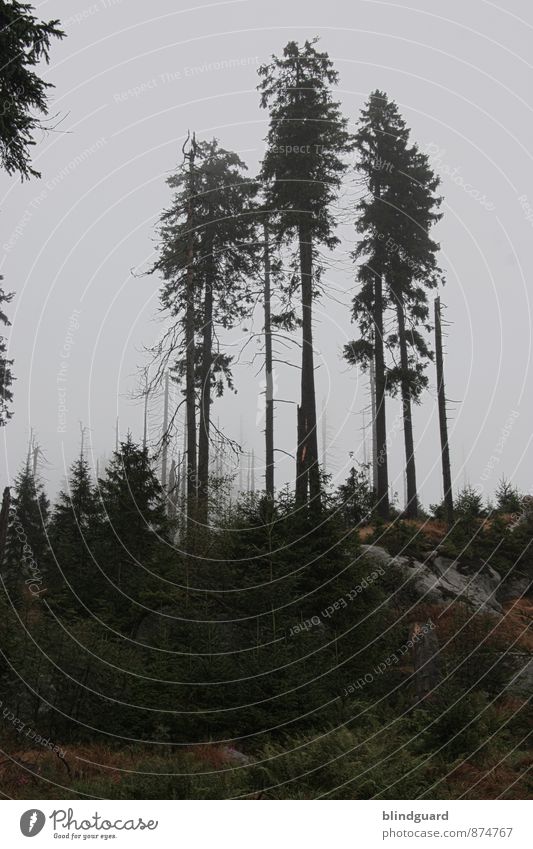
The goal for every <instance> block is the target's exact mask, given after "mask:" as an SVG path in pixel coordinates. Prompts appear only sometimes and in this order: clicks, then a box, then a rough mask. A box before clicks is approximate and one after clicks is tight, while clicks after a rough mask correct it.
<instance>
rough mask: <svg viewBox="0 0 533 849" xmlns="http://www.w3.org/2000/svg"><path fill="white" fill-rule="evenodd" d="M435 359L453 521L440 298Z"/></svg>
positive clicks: (446, 488)
mask: <svg viewBox="0 0 533 849" xmlns="http://www.w3.org/2000/svg"><path fill="white" fill-rule="evenodd" d="M435 361H436V366H437V392H438V399H439V402H438V403H439V428H440V447H441V458H442V484H443V490H444V504H445V507H446V518H447V520H448V522H449V524H450V525H451V524H452V523H453V493H452V472H451V466H450V447H449V444H448V420H447V417H446V390H445V388H444V358H443V354H442V327H441V315H440V298H435Z"/></svg>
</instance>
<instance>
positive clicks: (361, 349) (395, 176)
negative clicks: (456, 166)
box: [345, 90, 440, 519]
mask: <svg viewBox="0 0 533 849" xmlns="http://www.w3.org/2000/svg"><path fill="white" fill-rule="evenodd" d="M356 147H357V150H358V153H359V160H358V165H357V167H358V170H359V171H360V173H361V174H362V177H363V183H364V186H365V188H366V193H365V194H364V196H363V197H362V198H361V200H360V201H359V203H358V205H357V213H358V218H357V223H356V227H357V230H358V232H359V233H361V234H362V239H361V240H360V242H359V244H358V245H357V248H356V250H355V252H354V258H355V259H357V260H360V259H363V262H362V264H361V265H359V267H358V271H357V277H358V279H359V282H360V284H361V286H360V289H359V291H358V292H357V294H356V296H355V298H354V301H353V316H354V319H355V321H356V322H357V323H358V325H359V330H360V334H361V337H360V339H359V340H357V341H355V342H353V343H351V344H350V345H348V346H346V348H345V356H346V358H347V359H348V360H349V361H350V362H352V363H359V364H361V365H363V367H365V368H366V367H368V366H369V365H370V363H371V361H373V363H374V370H375V391H376V423H375V431H376V439H377V493H376V495H377V501H378V503H377V509H378V512H379V514H380V515H381V516H382V517H383V518H385V519H386V518H388V513H389V496H388V457H387V430H386V413H385V396H386V392H387V391H389V392H391V393H392V394H395V393H396V392H397V391H398V390H399V391H400V393H401V398H402V414H403V423H404V437H405V454H406V475H407V510H406V513H407V515H408V516H411V517H412V516H414V515H416V512H417V504H418V496H417V490H416V470H415V457H414V440H413V428H412V401H413V400H414V401H417V400H418V399H419V397H420V394H421V392H422V390H423V388H424V387H425V386H426V385H427V378H426V376H425V374H424V369H425V366H426V364H427V361H428V359H430V357H431V356H432V355H431V352H430V349H429V347H428V345H427V342H426V340H425V338H424V332H425V331H427V330H429V329H430V328H429V326H428V324H427V321H428V314H429V310H428V302H427V290H428V289H430V288H432V287H434V286H435V285H436V284H437V281H438V279H439V274H440V272H439V269H438V267H437V264H436V259H435V254H436V251H437V250H438V245H437V244H436V243H435V242H433V241H432V240H431V238H430V236H429V230H430V227H431V225H432V224H433V223H434V222H435V221H436V220H438V218H439V215H438V213H437V212H436V208H437V207H438V205H439V203H440V200H439V199H438V198H436V197H435V196H434V191H435V189H436V187H437V186H438V178H436V177H435V175H434V174H433V173H432V171H431V169H430V168H429V166H428V161H427V157H425V156H424V154H421V153H420V152H419V151H418V149H417V147H416V146H410V145H409V130H408V128H407V127H406V125H405V122H404V120H403V119H402V117H401V115H400V113H399V111H398V108H397V106H396V104H395V103H393V102H391V101H389V100H388V98H387V95H386V94H385V93H384V92H381V91H377V90H376V91H374V92H372V94H371V95H370V98H369V101H368V103H367V104H366V106H365V108H364V109H363V110H362V113H361V119H360V123H359V129H358V132H357V135H356ZM389 308H390V309H392V310H393V314H394V319H395V322H394V323H395V329H394V330H393V331H392V332H388V331H387V323H386V315H387V310H388V309H389ZM385 349H389V350H390V351H391V352H392V353H393V355H394V354H395V352H398V353H399V361H398V362H394V363H393V365H392V366H391V367H390V368H387V364H386V361H385Z"/></svg>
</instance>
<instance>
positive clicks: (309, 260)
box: [296, 222, 320, 513]
mask: <svg viewBox="0 0 533 849" xmlns="http://www.w3.org/2000/svg"><path fill="white" fill-rule="evenodd" d="M299 242H300V273H301V281H302V369H301V404H300V416H301V419H300V424H301V428H300V430H301V433H300V434H299V435H298V440H299V444H298V449H297V450H298V454H299V460H298V461H297V472H298V466H300V467H301V472H300V478H301V480H300V482H298V480H297V483H296V503H297V506H300V507H301V506H303V505H304V504H305V502H306V501H307V498H308V497H309V501H310V506H311V510H312V512H314V513H316V512H319V511H320V470H319V466H318V436H317V423H316V395H315V368H314V355H313V252H312V243H311V229H310V227H309V225H308V223H307V222H303V223H301V224H300V228H299ZM302 472H303V474H302ZM308 490H309V495H308Z"/></svg>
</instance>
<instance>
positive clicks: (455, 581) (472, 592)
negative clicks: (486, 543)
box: [361, 545, 502, 614]
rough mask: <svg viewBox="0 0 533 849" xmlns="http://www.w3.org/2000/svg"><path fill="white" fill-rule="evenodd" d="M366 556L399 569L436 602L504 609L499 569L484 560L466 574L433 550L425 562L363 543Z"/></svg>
mask: <svg viewBox="0 0 533 849" xmlns="http://www.w3.org/2000/svg"><path fill="white" fill-rule="evenodd" d="M361 548H362V551H363V553H364V556H365V559H367V560H369V561H370V562H372V563H374V564H376V565H379V566H381V567H385V568H386V567H390V568H395V569H398V570H399V572H400V573H401V575H402V576H403V578H404V580H405V581H406V584H407V586H409V587H412V588H414V589H415V591H416V592H417V593H418V594H419V595H420V597H421V599H423V600H424V601H428V602H431V603H436V604H444V603H447V602H450V601H453V600H456V601H459V602H462V603H463V604H467V605H468V606H469V607H472V608H474V609H475V610H480V611H486V612H488V613H498V614H501V613H502V606H501V603H500V601H499V599H498V598H497V590H498V588H499V586H500V584H501V583H502V579H501V577H500V575H499V574H498V572H496V570H495V569H493V568H492V567H491V566H489V565H488V564H487V563H484V564H483V565H482V566H481V567H480V568H479V570H478V571H477V572H473V573H469V574H463V573H462V572H461V571H460V564H459V563H458V561H456V560H451V559H450V558H448V557H443V556H442V555H441V554H439V552H438V551H433V552H431V554H429V555H428V556H427V557H426V560H425V561H424V562H423V563H420V562H419V561H417V560H412V559H411V558H408V557H393V556H392V555H390V554H389V553H388V552H387V551H385V549H384V548H381V546H378V545H362V546H361Z"/></svg>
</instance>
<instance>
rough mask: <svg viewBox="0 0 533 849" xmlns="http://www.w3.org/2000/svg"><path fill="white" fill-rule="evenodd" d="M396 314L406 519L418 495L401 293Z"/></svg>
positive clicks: (413, 513) (415, 508)
mask: <svg viewBox="0 0 533 849" xmlns="http://www.w3.org/2000/svg"><path fill="white" fill-rule="evenodd" d="M396 314H397V317H398V341H399V344H400V365H401V369H402V380H401V393H402V415H403V433H404V441H405V475H406V479H407V504H406V506H405V515H406V517H407V518H408V519H415V518H416V516H417V515H418V495H417V491H416V464H415V447H414V439H413V419H412V402H411V387H410V385H409V356H408V353H407V336H406V332H405V313H404V306H403V298H402V295H401V294H399V295H397V299H396Z"/></svg>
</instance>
